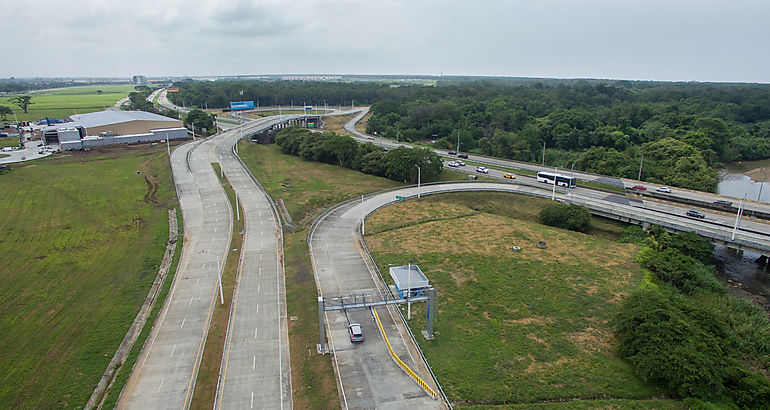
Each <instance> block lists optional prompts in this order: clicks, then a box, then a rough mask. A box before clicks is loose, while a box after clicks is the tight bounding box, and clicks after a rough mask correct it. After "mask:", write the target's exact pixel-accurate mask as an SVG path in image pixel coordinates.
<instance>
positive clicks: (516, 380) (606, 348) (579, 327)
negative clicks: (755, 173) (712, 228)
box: [367, 193, 676, 408]
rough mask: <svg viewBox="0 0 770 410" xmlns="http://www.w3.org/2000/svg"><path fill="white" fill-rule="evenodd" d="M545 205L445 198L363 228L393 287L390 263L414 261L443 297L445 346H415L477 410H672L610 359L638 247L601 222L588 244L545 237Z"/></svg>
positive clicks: (559, 233) (567, 235)
mask: <svg viewBox="0 0 770 410" xmlns="http://www.w3.org/2000/svg"><path fill="white" fill-rule="evenodd" d="M547 203H549V201H547V200H543V199H540V198H534V197H527V196H522V195H511V194H508V195H506V194H501V193H488V194H479V193H473V194H447V195H441V196H432V197H427V198H424V199H423V200H420V201H407V202H403V203H399V204H397V205H393V206H390V207H387V208H384V209H382V210H380V211H378V212H377V213H375V214H374V215H372V216H371V217H370V218H369V219H368V220H367V245H368V246H369V249H370V250H371V251H372V253H373V255H374V258H375V261H376V263H377V265H378V266H379V267H380V270H381V271H382V272H383V273H385V275H386V276H387V268H388V264H389V263H394V264H401V263H406V262H407V261H409V260H412V261H414V262H415V263H417V264H418V265H420V267H421V268H422V270H423V271H424V272H425V273H426V275H427V276H428V279H429V280H430V282H431V283H432V284H433V285H434V286H435V287H436V289H437V291H438V299H439V305H438V315H437V318H436V323H435V329H436V331H437V333H438V336H437V337H436V339H435V340H433V341H424V340H423V339H422V337H418V341H419V342H420V346H421V348H422V349H423V351H424V352H425V355H426V356H427V358H428V361H429V362H430V364H431V366H432V367H433V370H434V371H435V373H436V376H437V377H438V379H439V382H440V383H441V384H442V385H443V386H444V390H445V392H446V393H447V395H448V396H449V399H450V401H451V402H452V403H454V404H456V405H457V406H456V407H464V406H479V407H473V408H481V407H483V406H487V405H521V406H522V407H529V406H530V405H533V404H537V403H540V404H543V405H549V406H550V403H552V402H561V401H570V402H573V401H575V400H581V401H582V402H585V403H589V404H587V405H585V406H584V407H605V406H606V407H611V408H612V407H617V408H633V407H649V406H652V407H670V406H672V405H676V403H674V402H668V401H664V402H658V401H652V402H650V401H648V400H650V399H658V398H661V397H665V393H666V392H665V391H661V390H660V389H658V388H656V387H655V386H653V385H650V384H647V383H645V382H643V381H642V380H640V379H638V378H637V377H636V376H634V374H633V371H632V369H631V367H630V366H629V365H628V364H627V363H626V362H624V361H622V360H620V359H619V358H617V357H615V356H614V354H613V346H614V338H613V336H612V330H611V328H610V327H609V325H608V321H609V320H610V318H612V317H613V315H614V313H615V312H616V311H617V308H618V304H619V302H620V301H621V299H622V296H623V295H625V294H627V293H629V292H631V291H632V290H633V289H635V288H637V287H638V286H639V284H640V283H641V281H642V279H643V274H642V272H641V270H640V269H639V267H638V265H637V264H636V263H635V262H634V261H633V258H634V255H635V254H636V252H637V247H636V246H635V245H630V244H621V243H617V238H618V235H619V233H620V232H619V231H620V229H621V226H619V225H617V224H610V223H606V222H605V221H602V220H595V221H594V225H596V226H598V228H597V229H595V232H596V233H595V234H592V235H585V234H580V233H576V232H571V231H565V230H561V229H556V228H551V227H546V226H542V225H540V224H538V223H537V222H536V220H537V214H538V211H539V209H540V208H541V207H542V206H543V205H545V204H547ZM538 241H546V243H547V249H545V250H543V249H538V248H537V247H536V243H537V242H538ZM513 246H520V247H521V251H520V252H513V251H512V247H513ZM410 327H411V328H412V330H413V331H414V332H415V333H419V331H420V330H421V329H424V327H425V306H424V305H423V304H415V305H413V306H412V320H411V321H410ZM593 401H596V402H595V403H593V404H590V403H591V402H593ZM605 401H607V402H605ZM653 403H654V404H653ZM566 407H574V406H566Z"/></svg>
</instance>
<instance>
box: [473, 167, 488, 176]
mask: <svg viewBox="0 0 770 410" xmlns="http://www.w3.org/2000/svg"><path fill="white" fill-rule="evenodd" d="M476 172H481V173H482V174H488V173H489V170H488V169H487V167H478V168H476Z"/></svg>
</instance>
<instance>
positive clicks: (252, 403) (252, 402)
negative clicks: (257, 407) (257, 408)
mask: <svg viewBox="0 0 770 410" xmlns="http://www.w3.org/2000/svg"><path fill="white" fill-rule="evenodd" d="M251 408H252V409H253V408H254V392H251Z"/></svg>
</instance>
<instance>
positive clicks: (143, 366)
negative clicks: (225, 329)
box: [118, 139, 232, 409]
mask: <svg viewBox="0 0 770 410" xmlns="http://www.w3.org/2000/svg"><path fill="white" fill-rule="evenodd" d="M215 143H216V141H215V140H214V139H209V140H207V141H197V142H192V143H188V144H185V145H182V146H180V147H178V148H177V149H175V150H174V151H173V153H172V155H171V168H172V171H173V174H174V183H175V184H176V189H177V194H178V197H179V202H180V207H181V209H182V215H183V217H184V242H183V248H182V255H181V258H180V262H179V270H178V271H177V273H176V276H175V277H174V283H173V284H172V288H171V292H170V293H169V296H168V298H167V299H166V302H165V303H164V306H163V309H162V311H161V314H160V318H159V320H158V322H156V324H155V326H154V327H153V330H152V332H151V334H150V336H149V338H148V341H147V343H146V345H145V346H144V348H143V349H142V353H141V354H140V356H139V359H138V360H137V364H136V366H135V367H134V371H133V373H132V374H131V377H130V378H129V381H128V383H127V385H126V388H125V390H124V392H123V396H122V397H121V400H120V402H119V403H118V407H119V408H132V409H146V408H153V409H158V408H163V409H180V408H182V409H184V408H187V406H188V405H189V403H190V399H191V396H192V391H193V389H194V384H195V377H196V376H197V371H198V366H199V364H200V358H201V355H202V352H203V346H204V344H205V339H206V334H207V333H208V327H209V322H210V317H211V312H212V310H213V306H214V303H219V302H218V297H217V289H218V287H217V276H218V268H217V259H219V260H220V261H221V260H224V257H225V255H226V252H227V249H228V247H229V243H230V237H231V234H230V230H231V229H232V225H231V221H230V205H229V203H228V201H227V197H226V195H225V192H224V190H223V189H222V186H221V184H220V183H219V180H218V179H217V177H216V176H215V175H214V170H213V168H212V167H211V163H212V162H216V161H217V155H216V152H215V150H214V148H215ZM188 153H189V154H190V155H189V168H188V161H187V158H188Z"/></svg>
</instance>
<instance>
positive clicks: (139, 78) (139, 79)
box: [131, 75, 147, 85]
mask: <svg viewBox="0 0 770 410" xmlns="http://www.w3.org/2000/svg"><path fill="white" fill-rule="evenodd" d="M131 84H136V85H142V84H147V77H145V76H143V75H135V76H133V77H131Z"/></svg>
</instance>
